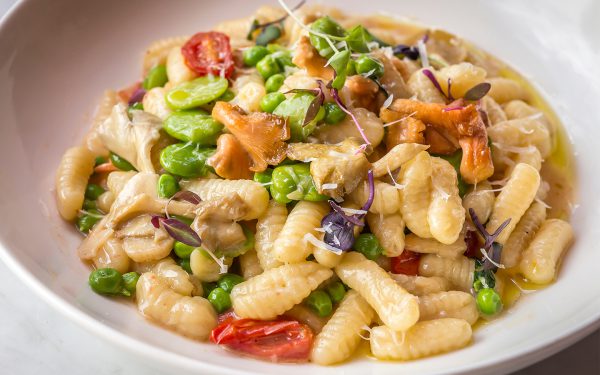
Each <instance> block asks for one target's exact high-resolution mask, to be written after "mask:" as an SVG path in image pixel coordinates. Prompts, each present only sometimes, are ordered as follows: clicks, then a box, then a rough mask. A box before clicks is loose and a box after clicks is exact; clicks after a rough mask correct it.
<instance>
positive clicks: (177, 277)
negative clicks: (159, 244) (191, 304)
mask: <svg viewBox="0 0 600 375" xmlns="http://www.w3.org/2000/svg"><path fill="white" fill-rule="evenodd" d="M152 272H153V273H154V274H155V275H157V276H159V277H160V278H162V279H163V280H164V281H166V282H167V284H168V285H169V288H171V289H172V290H173V291H174V292H176V293H178V294H181V295H183V296H191V295H192V292H193V291H194V284H193V283H192V282H191V280H190V275H189V274H188V273H187V272H186V271H185V270H184V269H183V268H181V267H180V266H179V265H177V264H176V263H175V261H174V260H173V259H172V258H164V259H163V260H161V261H158V262H156V264H155V265H154V266H153V267H152Z"/></svg>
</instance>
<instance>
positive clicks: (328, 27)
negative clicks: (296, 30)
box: [310, 16, 346, 59]
mask: <svg viewBox="0 0 600 375" xmlns="http://www.w3.org/2000/svg"><path fill="white" fill-rule="evenodd" d="M310 29H311V30H313V31H316V32H318V33H321V34H327V35H330V36H333V37H334V38H333V39H334V41H333V43H336V40H335V39H339V38H335V37H345V36H346V30H344V28H343V27H342V26H340V25H339V24H338V23H337V22H335V21H334V20H332V19H331V18H329V17H328V16H325V17H321V18H319V19H318V20H316V21H315V22H313V23H312V25H310ZM310 44H312V45H313V47H315V48H316V49H317V51H318V52H319V55H321V56H323V57H325V58H328V59H329V58H330V57H331V56H333V54H334V52H335V51H334V50H333V49H332V48H331V46H330V45H329V42H327V40H325V39H324V38H321V37H320V36H316V35H314V34H312V33H311V34H310Z"/></svg>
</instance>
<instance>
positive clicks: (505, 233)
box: [485, 163, 540, 245]
mask: <svg viewBox="0 0 600 375" xmlns="http://www.w3.org/2000/svg"><path fill="white" fill-rule="evenodd" d="M539 186H540V174H539V172H538V171H537V170H536V169H535V168H533V167H532V166H530V165H528V164H523V163H521V164H517V166H516V167H515V169H514V170H513V172H512V174H511V175H510V178H509V179H508V182H507V183H506V185H505V186H504V188H503V189H502V191H501V192H500V194H498V196H497V197H496V201H495V202H494V209H493V211H492V215H491V217H490V220H489V221H488V223H487V225H486V227H485V229H486V230H487V231H488V233H494V232H495V231H496V230H497V229H498V227H499V226H500V225H501V224H502V223H503V222H504V221H506V220H508V219H510V222H509V223H508V225H507V226H506V227H505V228H504V230H502V233H500V235H499V236H498V238H497V239H496V242H498V243H500V244H502V245H504V244H505V243H506V241H507V240H508V237H510V234H511V233H512V231H513V230H514V229H515V227H516V226H517V224H518V223H519V220H521V217H522V216H523V214H524V213H525V211H527V209H528V208H529V206H530V205H531V203H532V202H533V200H534V198H535V195H536V193H537V191H538V188H539Z"/></svg>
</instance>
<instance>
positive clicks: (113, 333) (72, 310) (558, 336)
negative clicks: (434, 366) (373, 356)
mask: <svg viewBox="0 0 600 375" xmlns="http://www.w3.org/2000/svg"><path fill="white" fill-rule="evenodd" d="M33 2H34V0H17V1H16V3H14V4H13V5H12V6H11V7H10V8H9V9H8V11H7V12H6V13H5V14H4V15H3V16H2V17H0V34H1V33H2V32H4V29H6V28H7V24H8V22H9V20H10V19H12V18H13V17H15V16H16V15H17V14H18V13H19V12H20V11H22V10H23V9H24V8H25V5H26V4H28V3H33ZM534 86H536V89H538V91H539V87H537V85H535V84H534ZM0 261H2V262H4V264H6V266H7V267H8V269H9V270H10V271H11V272H13V274H15V275H16V276H17V277H18V278H19V279H20V280H21V281H23V282H24V283H25V284H26V285H27V286H28V287H29V288H30V289H32V290H33V291H34V292H35V293H36V294H37V295H38V296H40V297H41V299H42V300H44V301H45V303H47V304H48V305H50V306H51V307H52V308H53V309H54V310H55V311H58V312H59V313H60V314H61V315H64V316H65V317H67V318H68V319H69V320H71V321H74V322H76V323H77V325H78V326H80V327H82V328H84V329H85V330H86V331H88V332H90V333H92V334H94V335H95V336H97V337H101V338H102V339H103V340H106V341H108V342H111V343H114V344H116V345H118V346H119V347H121V348H123V349H126V350H127V351H129V352H133V353H135V354H136V355H137V356H138V357H140V358H145V359H148V360H150V361H152V362H155V363H157V362H158V363H160V364H162V365H168V366H170V367H175V368H183V369H186V370H199V369H202V370H206V371H210V372H211V373H216V374H231V375H248V374H256V372H253V371H252V370H251V369H250V370H237V369H231V368H227V367H226V366H224V365H223V366H222V365H216V364H213V363H209V362H203V361H201V360H198V359H192V358H189V357H186V356H183V355H179V354H177V353H176V352H173V351H168V350H164V349H160V348H157V347H155V346H153V345H151V344H148V343H146V342H144V341H142V340H138V339H136V338H134V337H131V336H128V335H126V334H125V333H122V332H120V331H118V330H116V329H114V328H112V327H111V326H109V325H107V324H105V323H103V322H102V321H100V320H98V319H95V318H93V317H92V316H90V315H89V314H86V313H85V312H83V311H81V310H80V309H78V308H77V307H75V306H74V305H73V304H72V303H70V302H69V301H67V300H66V299H64V298H62V297H60V296H59V295H58V294H56V293H54V292H53V291H52V290H51V289H50V288H49V287H47V286H46V285H44V284H43V283H42V282H41V281H40V280H39V279H38V278H36V277H35V275H34V274H33V273H32V272H30V271H29V270H28V269H27V267H26V266H25V265H23V264H22V263H21V262H20V261H19V260H18V259H17V258H16V257H15V256H13V255H12V254H11V252H10V251H9V250H8V247H7V246H6V245H5V244H4V241H3V239H2V238H0ZM598 328H600V311H598V312H597V313H596V314H591V315H590V316H589V317H588V318H587V319H583V320H580V321H578V322H577V323H575V324H573V325H571V326H569V327H568V328H566V329H563V330H562V331H561V332H557V333H555V334H554V335H550V336H548V337H546V339H545V340H543V341H538V342H536V343H535V344H532V345H531V346H530V347H529V348H527V349H526V350H523V351H521V352H519V353H507V354H505V355H504V356H496V357H494V358H487V359H485V360H484V361H480V362H470V363H465V364H464V365H460V366H459V367H455V368H453V369H451V370H448V369H446V370H444V371H443V373H444V374H467V373H469V374H470V373H473V374H475V373H476V374H493V373H498V372H500V371H503V372H506V371H516V370H519V369H522V368H524V367H526V366H528V365H531V364H534V363H536V362H539V361H541V360H543V359H545V358H548V357H550V356H551V355H553V354H555V353H557V352H559V351H560V350H562V349H564V348H566V347H568V346H571V345H572V344H574V343H575V342H577V341H579V340H581V339H583V338H584V337H585V336H587V335H589V334H591V333H592V332H594V331H595V330H597V329H598ZM389 363H390V364H391V365H394V364H396V363H394V362H389Z"/></svg>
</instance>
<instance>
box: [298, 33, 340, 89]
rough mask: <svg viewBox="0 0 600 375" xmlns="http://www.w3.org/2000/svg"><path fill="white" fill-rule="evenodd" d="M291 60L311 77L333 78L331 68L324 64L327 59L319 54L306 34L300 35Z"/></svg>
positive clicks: (328, 79) (327, 79) (326, 79)
mask: <svg viewBox="0 0 600 375" xmlns="http://www.w3.org/2000/svg"><path fill="white" fill-rule="evenodd" d="M292 62H293V63H294V64H296V66H298V67H299V68H303V69H306V71H307V73H308V74H309V75H311V76H313V77H320V78H323V80H324V81H330V80H332V79H333V68H331V67H330V66H325V65H327V59H325V58H324V57H322V56H321V55H319V52H317V50H316V49H315V47H313V46H312V44H310V40H309V39H308V37H307V36H302V37H301V38H300V40H299V41H298V43H297V44H296V50H295V52H294V58H293V59H292Z"/></svg>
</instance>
